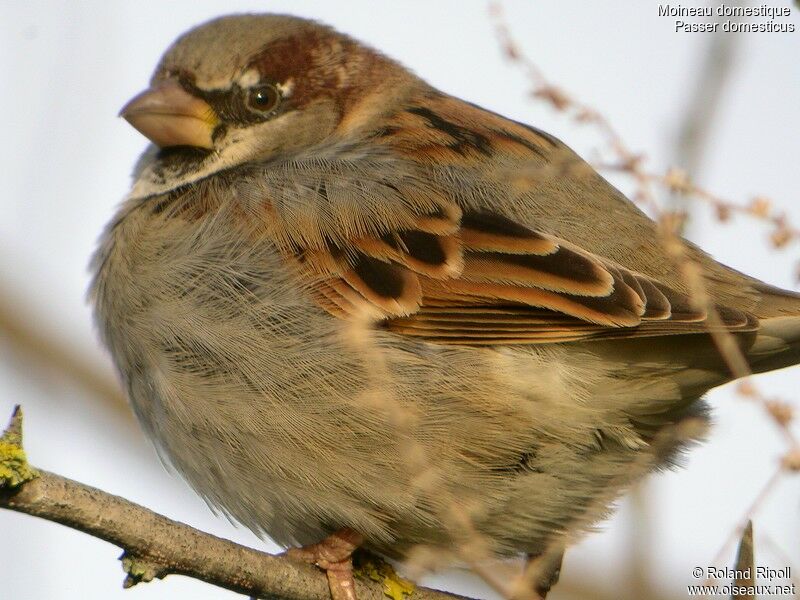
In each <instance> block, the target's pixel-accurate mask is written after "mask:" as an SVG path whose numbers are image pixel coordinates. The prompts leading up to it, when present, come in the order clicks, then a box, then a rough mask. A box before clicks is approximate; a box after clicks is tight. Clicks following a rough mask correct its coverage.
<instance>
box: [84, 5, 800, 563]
mask: <svg viewBox="0 0 800 600" xmlns="http://www.w3.org/2000/svg"><path fill="white" fill-rule="evenodd" d="M122 114H123V116H125V117H126V118H127V119H128V120H129V121H130V122H131V123H132V124H133V125H134V126H135V127H137V128H138V129H140V130H141V131H142V132H143V133H144V134H145V135H147V136H148V137H150V138H151V139H152V140H154V141H155V142H157V144H158V146H159V147H157V146H151V147H150V148H149V149H148V150H147V152H145V154H144V156H143V157H142V159H141V160H140V162H139V165H138V167H137V169H136V174H135V182H134V186H133V190H132V192H131V194H130V197H129V198H128V200H127V201H126V202H125V204H124V205H123V207H122V208H121V209H120V212H119V213H118V215H117V217H116V218H115V219H114V221H112V223H111V225H110V226H109V228H108V229H107V231H106V234H105V236H104V238H103V240H102V242H101V245H100V248H99V250H98V252H97V255H96V258H95V262H94V268H95V270H96V277H95V280H94V284H93V288H92V294H93V299H94V303H95V310H96V315H97V321H98V324H99V326H100V330H101V332H102V335H103V338H104V341H105V343H106V344H107V345H108V347H109V349H110V351H111V353H112V356H113V357H114V360H115V362H116V364H117V367H118V369H119V372H120V375H121V378H122V381H123V383H124V385H125V387H126V390H127V392H128V395H129V397H130V399H131V402H132V405H133V407H134V410H135V411H136V413H137V415H138V417H139V419H140V420H141V422H142V424H143V426H144V428H145V430H146V431H147V432H148V433H149V434H150V435H151V436H152V437H153V439H154V440H155V442H156V444H157V445H158V447H159V448H160V450H161V451H162V452H163V453H164V455H165V456H166V457H167V458H168V459H169V460H170V461H171V462H172V463H173V464H174V465H175V466H176V467H177V469H178V470H179V471H180V472H181V473H182V474H183V475H184V476H185V477H186V478H187V480H188V481H189V482H190V483H191V484H192V485H193V486H194V487H195V488H196V489H197V490H198V491H199V492H200V493H201V494H202V495H203V496H204V497H205V498H206V499H207V500H208V501H209V502H210V503H212V504H213V505H215V506H217V507H219V508H220V509H221V510H223V511H224V512H226V513H228V514H229V515H231V516H232V517H233V518H235V519H237V520H239V521H240V522H242V523H243V524H244V525H246V526H247V527H249V528H251V529H253V530H254V531H256V532H258V533H265V534H268V535H270V536H272V537H273V538H275V539H276V540H277V541H278V542H280V543H284V544H294V543H300V544H310V543H312V542H316V541H319V540H320V539H321V538H323V537H324V536H326V535H328V534H330V533H331V532H333V531H336V530H338V529H341V528H347V529H348V530H353V531H356V532H358V534H360V536H363V540H364V544H365V545H366V546H367V547H369V548H372V549H374V550H377V551H380V552H384V553H387V554H390V555H393V556H400V557H402V556H405V555H406V554H407V552H408V551H409V550H410V549H411V548H413V547H414V546H416V545H428V546H431V547H434V548H436V549H438V551H440V552H442V553H454V554H457V550H458V548H460V547H461V544H463V543H464V542H465V536H467V534H466V533H465V531H464V530H463V529H462V528H460V527H458V526H455V525H453V523H454V521H453V519H452V518H450V516H449V515H452V514H453V511H454V510H457V512H458V514H461V515H465V516H466V517H467V518H468V519H469V521H470V523H471V526H472V528H473V529H474V531H475V532H477V535H480V536H483V538H484V540H485V541H486V542H487V548H489V549H491V550H492V551H493V552H498V553H501V554H513V553H528V554H537V553H541V552H544V551H546V550H548V551H549V550H550V549H552V548H553V547H558V546H559V545H562V544H564V543H566V542H567V541H569V540H571V539H572V538H573V537H574V535H576V534H577V533H579V532H581V531H583V530H585V529H586V528H587V527H588V526H590V525H591V524H592V523H593V522H595V521H596V520H597V519H598V518H600V517H601V516H602V515H603V514H605V513H606V511H607V510H608V506H609V505H610V504H611V502H612V501H613V500H614V499H615V498H616V497H617V496H618V495H619V494H620V493H621V492H622V491H624V490H625V489H626V488H627V486H629V485H630V484H631V483H632V482H634V481H636V480H637V479H638V478H640V477H642V476H643V475H644V474H645V473H647V472H649V471H651V470H653V469H654V468H657V467H659V466H661V465H665V464H669V462H670V461H671V458H672V457H673V456H674V453H675V450H676V449H678V448H679V447H680V446H681V445H683V444H684V443H685V442H687V441H690V440H692V439H696V438H697V437H698V436H699V435H700V431H701V430H702V429H703V427H702V425H703V424H704V423H705V421H706V416H705V409H704V405H703V403H702V402H701V401H700V400H699V398H700V397H701V396H702V394H703V393H705V391H706V390H708V389H709V388H711V387H714V386H716V385H719V384H721V383H724V382H725V381H727V380H729V379H730V375H729V372H728V370H727V367H726V366H725V363H724V361H723V360H722V359H721V358H720V356H719V355H718V353H717V352H716V350H715V347H714V345H713V343H712V341H711V339H710V336H709V335H708V328H709V323H708V315H707V314H705V312H704V311H700V310H697V309H696V308H695V307H694V305H693V304H692V302H691V301H690V297H689V296H690V290H689V289H688V288H687V286H686V284H685V282H684V281H683V279H682V278H681V275H680V274H679V272H678V270H677V269H676V268H675V265H674V264H673V262H672V260H671V258H670V257H669V256H668V255H667V253H665V251H664V249H663V248H662V246H661V243H660V242H659V236H658V235H657V231H656V227H655V225H654V223H653V222H652V221H651V220H650V219H649V218H648V217H647V216H645V215H644V214H643V213H642V212H641V211H639V210H638V209H637V208H636V207H635V206H634V205H633V204H632V203H631V202H630V201H628V200H627V199H626V198H625V197H624V196H623V195H622V194H620V192H618V191H617V190H616V189H614V188H613V187H612V186H611V185H609V184H608V182H606V181H605V180H604V179H603V178H602V177H600V175H598V174H597V173H596V172H595V171H594V170H593V169H592V168H591V167H589V166H588V165H587V164H586V163H585V162H584V161H583V160H581V159H580V158H579V157H578V156H577V155H575V154H574V153H573V152H572V151H571V150H569V149H568V148H567V147H566V146H564V144H562V143H561V142H560V141H558V140H557V139H555V138H553V137H552V136H550V135H548V134H546V133H544V132H542V131H540V130H538V129H535V128H533V127H529V126H527V125H523V124H520V123H516V122H514V121H511V120H509V119H506V118H504V117H502V116H500V115H497V114H494V113H491V112H489V111H486V110H484V109H482V108H479V107H476V106H473V105H471V104H468V103H466V102H464V101H462V100H459V99H457V98H453V97H450V96H447V95H446V94H443V93H441V92H439V91H437V90H436V89H434V88H432V87H431V86H429V85H428V84H426V83H425V82H423V81H421V80H420V79H418V78H417V77H415V76H414V75H412V74H411V73H409V72H408V71H406V70H405V69H404V68H402V67H401V66H399V65H398V64H396V63H395V62H393V61H392V60H390V59H388V58H386V57H384V56H382V55H381V54H379V53H377V52H375V51H374V50H371V49H369V48H366V47H364V46H363V45H361V44H359V43H358V42H355V41H354V40H352V39H350V38H348V37H346V36H344V35H342V34H339V33H337V32H335V31H333V30H331V29H329V28H327V27H324V26H322V25H319V24H316V23H313V22H310V21H306V20H303V19H297V18H293V17H285V16H274V15H272V16H271V15H261V16H259V15H241V16H233V17H225V18H222V19H218V20H215V21H212V22H210V23H207V24H205V25H203V26H201V27H199V28H197V29H195V30H193V31H191V32H189V33H188V34H186V35H185V36H183V37H181V38H180V39H179V40H178V41H176V42H175V44H174V45H173V46H172V47H171V48H170V49H169V50H168V51H167V53H166V54H165V56H164V58H163V59H162V61H161V64H160V65H159V67H158V68H157V70H156V72H155V75H154V77H153V80H152V88H151V89H150V90H149V91H147V92H145V93H144V94H143V95H141V96H139V97H137V98H136V99H134V100H133V101H132V102H131V103H129V105H128V106H126V108H125V109H123V113H122ZM687 254H688V257H689V258H690V259H691V260H693V261H696V262H697V263H698V264H699V265H700V267H701V268H702V270H703V273H704V276H705V281H706V285H707V287H708V291H709V294H710V296H711V298H712V299H713V302H714V303H715V304H716V305H717V307H718V311H719V314H720V316H721V321H722V323H721V326H722V327H724V328H726V329H727V330H728V331H730V332H731V333H732V334H733V335H734V336H735V339H736V340H737V342H738V344H739V346H740V347H741V349H742V351H743V352H744V353H745V354H746V356H747V357H748V360H749V361H750V363H751V365H752V367H753V369H754V370H756V371H762V370H768V369H773V368H778V367H781V366H786V365H789V364H794V363H795V362H797V361H798V360H800V356H799V355H800V300H798V298H797V296H796V295H795V294H793V293H790V292H785V291H782V290H778V289H775V288H772V287H770V286H767V285H766V284H763V283H761V282H759V281H756V280H754V279H752V278H749V277H747V276H745V275H743V274H741V273H738V272H736V271H733V270H731V269H729V268H727V267H725V266H723V265H721V264H719V263H717V262H716V261H714V260H713V259H712V258H711V257H709V256H708V255H707V254H705V253H703V252H702V251H701V250H700V249H698V248H696V247H695V246H692V245H691V244H689V245H688V247H687ZM359 539H360V538H359ZM348 540H351V538H350V537H348ZM348 543H349V542H348ZM343 560H345V559H343Z"/></svg>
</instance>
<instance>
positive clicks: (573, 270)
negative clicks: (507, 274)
mask: <svg viewBox="0 0 800 600" xmlns="http://www.w3.org/2000/svg"><path fill="white" fill-rule="evenodd" d="M467 257H469V258H475V259H478V260H480V258H481V257H486V258H489V259H491V260H493V261H497V262H502V263H507V264H512V265H515V266H518V267H523V268H526V269H531V270H532V271H536V272H537V273H547V274H550V275H556V276H558V277H561V278H564V279H568V280H570V281H575V282H577V283H602V282H603V280H602V279H601V278H600V276H599V275H600V274H601V273H602V271H601V272H598V267H597V265H596V264H595V263H594V262H592V261H591V260H589V259H588V258H586V257H585V256H582V255H580V254H578V253H577V252H573V251H572V250H569V249H568V248H563V247H562V248H560V249H559V250H558V252H556V253H555V254H550V255H548V256H538V255H536V254H501V253H498V252H491V253H489V252H469V253H467Z"/></svg>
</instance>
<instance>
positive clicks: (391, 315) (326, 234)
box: [278, 186, 757, 345]
mask: <svg viewBox="0 0 800 600" xmlns="http://www.w3.org/2000/svg"><path fill="white" fill-rule="evenodd" d="M394 188H395V189H396V190H397V191H399V192H401V193H402V191H403V190H402V187H399V186H394ZM330 193H331V192H330V191H328V192H326V195H330ZM334 204H335V203H334ZM329 208H330V206H329ZM303 213H304V211H303V210H302V209H301V210H300V213H294V219H293V222H292V224H291V225H292V226H289V224H288V223H287V226H286V227H282V228H281V229H280V231H281V232H282V235H279V236H278V240H279V246H280V247H281V250H282V252H283V255H284V256H285V258H286V260H287V261H288V262H289V263H290V264H291V265H292V267H293V268H294V269H296V271H297V273H298V274H299V276H300V277H301V279H302V280H303V282H304V286H305V287H306V288H308V289H309V290H310V291H311V293H312V295H313V297H314V298H315V299H316V301H317V302H318V303H319V305H320V306H321V307H322V308H323V309H325V310H326V311H328V312H329V313H330V314H331V315H333V316H335V317H337V318H340V319H353V320H365V319H366V320H373V321H374V322H376V323H377V322H380V323H381V324H382V326H384V327H385V328H387V329H389V330H391V331H394V332H397V333H399V334H402V335H406V336H413V337H417V338H422V339H426V340H430V341H435V342H439V343H447V344H469V345H493V344H536V343H546V342H563V341H571V340H580V339H587V338H608V337H620V336H622V337H634V336H652V335H668V334H681V333H695V332H703V331H707V327H708V325H707V323H706V314H705V313H704V312H703V311H702V310H698V309H697V308H695V307H693V306H692V303H691V302H690V300H689V298H687V297H686V296H685V295H683V294H681V293H679V292H677V291H675V290H673V289H670V288H669V287H668V286H666V285H664V284H663V283H662V282H659V281H657V280H654V279H652V278H649V277H646V276H644V275H642V274H640V273H636V272H633V271H631V270H629V269H626V268H625V267H622V266H620V265H618V264H615V263H614V262H612V261H610V260H608V259H605V258H603V257H600V256H596V255H594V254H592V253H590V252H587V251H586V250H584V249H582V248H579V247H577V246H575V245H573V244H570V243H569V242H567V241H565V240H562V239H559V238H557V237H554V236H551V235H548V234H545V233H543V232H540V231H537V230H535V229H533V228H531V227H528V226H525V225H522V224H520V223H518V222H516V221H514V220H511V219H509V218H508V217H505V216H502V215H500V214H497V213H492V212H488V211H482V212H474V211H467V212H464V211H462V210H461V209H460V208H459V207H458V206H457V205H456V204H455V203H452V202H448V201H447V200H446V199H445V198H444V197H438V198H437V199H436V202H435V203H432V204H430V205H427V206H424V207H420V206H417V207H411V206H410V205H407V206H406V207H405V209H404V211H401V214H400V216H398V215H394V216H393V218H392V219H390V220H388V221H387V220H386V219H384V220H382V221H381V222H382V223H384V225H387V223H389V222H391V223H392V226H391V227H389V226H388V225H387V226H386V227H383V228H377V229H376V226H375V225H374V223H371V222H370V220H369V219H367V218H365V221H364V222H362V223H358V224H356V223H350V222H349V221H347V220H346V219H345V218H343V217H332V216H331V215H330V214H329V215H327V217H326V218H325V225H321V226H317V227H314V226H312V225H310V224H309V223H305V224H304V225H303V226H299V225H298V224H299V223H300V222H302V221H304V220H305V221H307V220H308V219H310V218H312V217H309V216H308V215H303ZM317 218H319V215H317ZM336 222H339V223H340V227H339V228H338V229H331V228H330V224H331V223H336ZM301 231H306V232H314V233H313V235H306V236H305V237H301V236H300V232H301ZM344 232H347V234H346V235H345V234H344ZM720 312H721V315H722V317H723V322H724V324H725V326H726V327H727V328H730V329H733V330H742V331H745V330H751V329H753V328H755V327H756V325H757V322H756V319H755V318H754V317H752V316H751V315H748V314H745V313H743V312H741V311H738V310H734V309H730V308H724V307H720Z"/></svg>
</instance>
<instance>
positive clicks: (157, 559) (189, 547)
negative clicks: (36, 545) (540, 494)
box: [0, 408, 466, 600]
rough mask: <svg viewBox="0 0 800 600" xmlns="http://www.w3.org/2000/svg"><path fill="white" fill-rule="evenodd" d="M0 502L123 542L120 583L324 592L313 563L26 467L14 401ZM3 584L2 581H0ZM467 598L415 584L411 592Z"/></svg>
mask: <svg viewBox="0 0 800 600" xmlns="http://www.w3.org/2000/svg"><path fill="white" fill-rule="evenodd" d="M0 508H8V509H11V510H15V511H18V512H22V513H26V514H29V515H33V516H36V517H41V518H43V519H47V520H49V521H54V522H56V523H61V524H62V525H66V526H67V527H71V528H73V529H77V530H79V531H83V532H84V533H88V534H89V535H93V536H95V537H97V538H100V539H102V540H105V541H107V542H111V543H112V544H114V545H116V546H120V547H121V548H123V549H124V552H123V554H122V556H121V557H120V558H121V560H122V565H123V569H124V570H125V571H126V572H127V573H128V575H127V577H126V579H125V583H124V584H123V585H124V586H125V587H131V586H133V585H135V584H137V583H139V582H140V581H150V580H152V579H154V578H156V577H157V578H163V577H166V576H167V575H170V574H179V575H187V576H189V577H194V578H195V579H200V580H202V581H205V582H207V583H211V584H214V585H217V586H219V587H222V588H226V589H229V590H232V591H234V592H239V593H242V594H248V595H250V596H251V597H259V598H271V599H280V600H328V599H329V598H330V593H329V591H328V583H327V578H326V577H325V574H324V573H323V572H322V571H320V570H319V569H317V568H315V567H313V566H311V565H307V564H305V563H300V562H296V561H293V560H291V559H289V558H288V557H286V556H273V555H270V554H266V553H264V552H260V551H258V550H254V549H252V548H248V547H246V546H241V545H239V544H236V543H234V542H231V541H228V540H225V539H222V538H219V537H216V536H213V535H210V534H208V533H204V532H202V531H199V530H197V529H194V528H193V527H189V526H188V525H185V524H184V523H179V522H177V521H173V520H171V519H168V518H166V517H163V516H161V515H159V514H156V513H154V512H152V511H151V510H148V509H147V508H144V507H143V506H140V505H138V504H134V503H133V502H129V501H128V500H125V499H124V498H121V497H119V496H114V495H112V494H108V493H106V492H103V491H101V490H98V489H96V488H93V487H90V486H87V485H84V484H81V483H78V482H76V481H73V480H71V479H67V478H65V477H61V476H59V475H55V474H53V473H48V472H47V471H42V470H34V469H32V468H31V467H30V466H29V465H28V464H27V461H26V460H25V456H24V452H23V451H22V435H21V412H20V411H19V408H17V409H16V410H15V412H14V416H13V417H12V421H11V425H10V426H9V428H8V430H7V431H6V433H5V434H4V435H3V437H1V438H0ZM0 585H2V581H0ZM382 586H383V582H375V581H371V580H370V581H367V580H361V579H357V580H356V593H357V595H358V598H359V600H380V599H382V598H384V591H383V587H382ZM459 599H461V600H466V599H465V598H464V597H463V596H457V595H455V594H449V593H445V592H439V591H436V590H431V589H428V588H416V590H415V591H414V600H459Z"/></svg>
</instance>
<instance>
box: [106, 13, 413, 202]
mask: <svg viewBox="0 0 800 600" xmlns="http://www.w3.org/2000/svg"><path fill="white" fill-rule="evenodd" d="M414 81H416V78H414V77H413V76H411V75H410V74H409V73H408V72H407V71H405V69H403V68H402V67H400V66H399V65H397V64H395V63H393V62H392V61H391V60H389V59H388V58H386V57H384V56H383V55H381V54H379V53H378V52H376V51H374V50H372V49H370V48H367V47H365V46H363V45H361V44H359V43H358V42H356V41H354V40H352V39H351V38H349V37H347V36H345V35H342V34H340V33H338V32H336V31H334V30H333V29H331V28H329V27H326V26H324V25H321V24H318V23H315V22H313V21H309V20H306V19H301V18H296V17H290V16H283V15H232V16H226V17H221V18H218V19H215V20H213V21H210V22H208V23H206V24H204V25H201V26H199V27H197V28H195V29H193V30H191V31H189V32H188V33H186V34H184V35H183V36H181V37H180V38H178V40H177V41H176V42H175V43H174V44H173V45H172V46H171V47H170V48H169V49H168V50H167V52H166V53H165V54H164V56H163V58H162V59H161V62H160V63H159V65H158V67H157V68H156V71H155V74H154V75H153V78H152V80H151V84H150V88H149V89H147V90H145V91H144V92H142V93H141V94H139V95H138V96H136V97H135V98H133V99H132V100H131V101H130V102H128V104H126V105H125V107H124V108H123V109H122V111H121V113H120V114H121V116H123V117H124V118H125V119H126V120H127V121H128V122H130V124H131V125H133V126H134V127H135V128H136V129H137V130H139V131H140V132H141V133H142V134H144V135H145V136H146V137H147V138H149V139H150V140H151V141H152V142H153V144H154V145H153V146H151V148H150V149H149V150H148V151H147V152H146V153H145V155H144V156H143V158H142V160H141V161H140V163H139V166H138V168H137V173H136V182H135V184H134V189H133V196H134V197H146V196H150V195H153V194H159V193H164V192H167V191H170V190H173V189H176V188H179V187H181V186H183V185H186V184H189V183H192V182H194V181H198V180H200V179H203V178H205V177H208V176H210V175H213V174H214V173H218V172H220V171H223V170H226V169H230V168H232V167H236V166H238V165H241V164H246V163H254V162H262V163H267V162H269V161H270V160H276V159H278V160H279V159H290V158H292V157H293V156H297V155H301V154H303V153H304V152H309V151H314V152H315V154H317V155H319V154H324V149H325V147H326V146H336V145H337V143H347V141H348V140H352V139H354V138H357V137H358V135H359V133H360V132H363V131H364V130H365V129H368V128H369V127H370V125H371V124H374V122H375V121H376V119H379V118H380V116H381V115H382V114H383V113H385V112H386V111H387V110H390V109H391V106H392V104H393V101H396V100H398V99H399V98H401V97H402V96H403V95H404V90H407V89H408V88H410V87H413V82H414Z"/></svg>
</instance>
